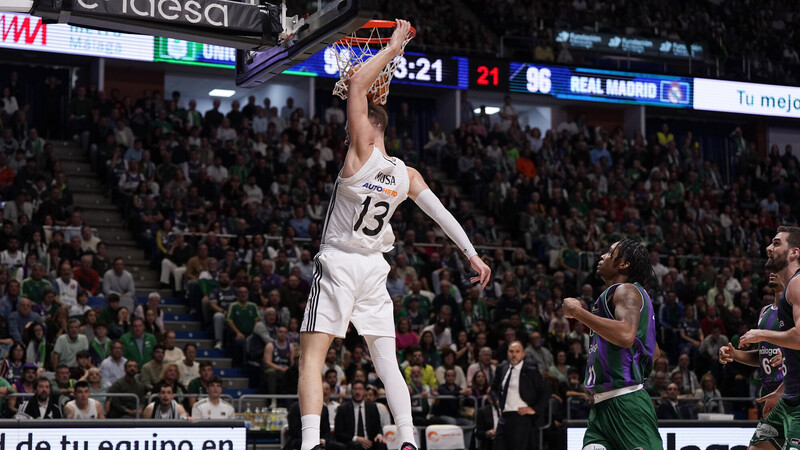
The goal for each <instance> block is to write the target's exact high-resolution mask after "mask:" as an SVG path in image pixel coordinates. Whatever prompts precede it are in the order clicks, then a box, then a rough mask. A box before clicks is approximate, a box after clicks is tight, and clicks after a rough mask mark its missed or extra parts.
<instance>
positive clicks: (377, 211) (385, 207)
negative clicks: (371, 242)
mask: <svg viewBox="0 0 800 450" xmlns="http://www.w3.org/2000/svg"><path fill="white" fill-rule="evenodd" d="M371 203H372V196H369V195H368V196H367V198H365V199H364V202H363V203H361V206H362V208H361V213H359V215H358V219H357V220H356V223H355V225H353V231H359V228H360V229H361V232H362V233H364V234H365V235H367V236H375V235H377V234H378V233H380V232H381V229H383V223H384V222H383V221H384V220H385V219H386V215H387V214H389V203H388V202H377V203H375V205H373V207H372V208H371V209H372V210H371V211H370V204H371ZM367 214H370V215H371V216H372V218H373V219H374V220H375V221H376V222H378V225H377V226H376V227H375V228H369V227H367V226H364V227H363V228H361V225H362V224H363V223H364V218H365V217H366V216H367Z"/></svg>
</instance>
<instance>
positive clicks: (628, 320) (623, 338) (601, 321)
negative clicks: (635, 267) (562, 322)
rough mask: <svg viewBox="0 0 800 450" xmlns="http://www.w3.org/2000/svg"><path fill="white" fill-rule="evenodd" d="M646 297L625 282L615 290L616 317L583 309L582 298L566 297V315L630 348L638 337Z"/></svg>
mask: <svg viewBox="0 0 800 450" xmlns="http://www.w3.org/2000/svg"><path fill="white" fill-rule="evenodd" d="M643 302H644V299H643V298H642V294H641V292H639V290H638V289H636V287H634V286H633V285H631V284H623V285H621V286H620V287H619V288H617V290H616V291H615V292H614V317H616V320H615V319H606V318H603V317H599V316H596V315H594V314H592V313H591V312H589V311H587V310H585V309H583V305H582V304H581V302H580V300H578V299H575V298H567V299H564V304H563V305H562V308H564V315H565V316H567V317H569V318H574V319H576V320H578V321H580V322H582V323H583V324H584V325H586V326H587V327H589V328H590V329H591V330H593V331H594V332H595V333H597V334H599V335H600V337H602V338H603V339H605V340H607V341H608V342H610V343H612V344H614V345H616V346H617V347H622V348H630V347H632V346H633V342H634V340H635V339H636V330H637V329H638V328H639V317H640V316H641V311H642V304H643Z"/></svg>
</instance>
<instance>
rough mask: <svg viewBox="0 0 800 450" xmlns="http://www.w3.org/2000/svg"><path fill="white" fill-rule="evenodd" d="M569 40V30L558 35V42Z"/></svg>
mask: <svg viewBox="0 0 800 450" xmlns="http://www.w3.org/2000/svg"><path fill="white" fill-rule="evenodd" d="M568 40H569V32H567V31H562V32H561V33H558V36H556V42H567V41H568Z"/></svg>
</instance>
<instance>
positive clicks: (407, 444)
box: [400, 442, 417, 450]
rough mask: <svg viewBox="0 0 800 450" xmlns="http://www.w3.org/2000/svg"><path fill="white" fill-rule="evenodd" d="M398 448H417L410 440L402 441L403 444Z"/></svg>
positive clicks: (404, 449) (401, 449)
mask: <svg viewBox="0 0 800 450" xmlns="http://www.w3.org/2000/svg"><path fill="white" fill-rule="evenodd" d="M400 450H417V447H416V446H415V445H414V444H412V443H411V442H403V445H401V446H400Z"/></svg>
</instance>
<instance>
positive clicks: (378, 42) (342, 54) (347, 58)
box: [333, 20, 416, 105]
mask: <svg viewBox="0 0 800 450" xmlns="http://www.w3.org/2000/svg"><path fill="white" fill-rule="evenodd" d="M396 25H397V23H396V22H395V21H393V20H370V21H369V22H367V24H366V25H364V26H363V27H361V29H359V30H356V31H354V32H353V33H352V34H351V35H350V36H345V37H343V38H341V39H339V40H338V41H337V42H335V43H334V44H333V49H334V51H335V53H336V64H337V65H338V67H339V77H340V79H339V81H337V82H336V86H334V88H333V95H338V96H339V97H340V98H341V99H342V100H347V88H348V86H349V84H350V83H349V81H350V77H352V76H353V74H355V73H356V72H357V71H358V69H359V66H360V65H361V63H363V62H364V61H365V60H367V59H369V58H370V57H371V56H373V55H375V54H377V53H378V52H379V51H381V50H383V49H384V48H386V46H388V45H389V41H391V39H392V33H393V32H394V30H393V29H394V27H395V26H396ZM415 35H416V30H415V29H414V27H411V30H409V32H408V37H406V40H405V41H403V45H402V47H401V51H400V53H401V54H402V51H403V50H405V48H406V44H408V41H410V40H411V39H412V38H413V37H414V36H415ZM399 59H400V55H398V56H396V57H395V58H394V59H392V60H391V61H390V62H389V64H387V65H386V67H384V68H383V70H382V71H381V73H380V74H378V77H377V78H376V79H375V82H374V83H372V86H370V88H369V90H368V91H367V97H368V98H369V99H370V101H371V102H372V103H375V104H381V105H385V104H386V98H387V97H388V96H389V83H390V82H391V81H392V76H394V69H395V68H396V67H397V63H398V61H399Z"/></svg>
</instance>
